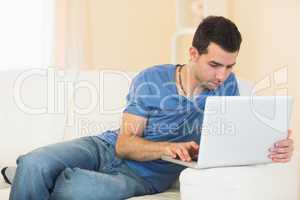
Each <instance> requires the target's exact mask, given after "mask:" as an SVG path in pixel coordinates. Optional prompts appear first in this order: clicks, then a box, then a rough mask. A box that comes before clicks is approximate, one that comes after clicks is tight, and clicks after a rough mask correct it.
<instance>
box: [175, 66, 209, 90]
mask: <svg viewBox="0 0 300 200" xmlns="http://www.w3.org/2000/svg"><path fill="white" fill-rule="evenodd" d="M180 73H181V74H180V75H181V82H182V87H183V88H184V90H185V92H186V93H187V96H195V95H198V94H200V93H202V92H203V90H204V89H203V88H202V87H199V81H198V80H197V79H196V78H195V75H194V74H193V70H192V67H191V65H190V64H185V65H184V67H183V68H182V69H181V72H180Z"/></svg>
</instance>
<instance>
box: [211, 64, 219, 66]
mask: <svg viewBox="0 0 300 200" xmlns="http://www.w3.org/2000/svg"><path fill="white" fill-rule="evenodd" d="M209 65H210V66H211V67H219V65H215V64H209Z"/></svg>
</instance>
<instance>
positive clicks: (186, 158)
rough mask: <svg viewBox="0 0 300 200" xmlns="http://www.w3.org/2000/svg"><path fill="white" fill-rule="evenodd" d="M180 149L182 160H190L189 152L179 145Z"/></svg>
mask: <svg viewBox="0 0 300 200" xmlns="http://www.w3.org/2000/svg"><path fill="white" fill-rule="evenodd" d="M181 151H182V153H183V155H184V161H188V162H189V161H191V156H190V153H189V151H188V150H187V149H186V148H185V147H184V146H182V147H181Z"/></svg>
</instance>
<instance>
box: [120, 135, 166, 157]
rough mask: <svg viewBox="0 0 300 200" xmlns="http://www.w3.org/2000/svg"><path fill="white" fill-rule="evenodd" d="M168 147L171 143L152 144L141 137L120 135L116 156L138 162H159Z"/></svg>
mask: <svg viewBox="0 0 300 200" xmlns="http://www.w3.org/2000/svg"><path fill="white" fill-rule="evenodd" d="M122 137H123V138H122ZM168 145H170V143H169V142H152V141H149V140H146V139H144V138H141V137H139V136H134V135H132V136H126V135H119V138H118V140H117V144H116V154H117V156H118V157H122V158H126V159H131V160H137V161H149V160H157V159H160V158H161V156H162V155H164V153H165V151H166V148H167V146H168Z"/></svg>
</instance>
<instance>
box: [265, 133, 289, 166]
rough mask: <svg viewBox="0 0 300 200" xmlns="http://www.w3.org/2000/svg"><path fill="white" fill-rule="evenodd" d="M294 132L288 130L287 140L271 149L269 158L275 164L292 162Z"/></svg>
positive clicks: (279, 142)
mask: <svg viewBox="0 0 300 200" xmlns="http://www.w3.org/2000/svg"><path fill="white" fill-rule="evenodd" d="M291 135H292V130H291V129H289V130H288V137H287V139H284V140H281V141H278V142H276V143H275V144H274V146H273V147H271V148H270V149H269V152H270V154H269V156H268V157H269V158H270V159H272V161H273V162H280V163H286V162H289V161H290V160H291V157H292V155H293V151H294V144H293V143H294V142H293V140H292V139H291Z"/></svg>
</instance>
